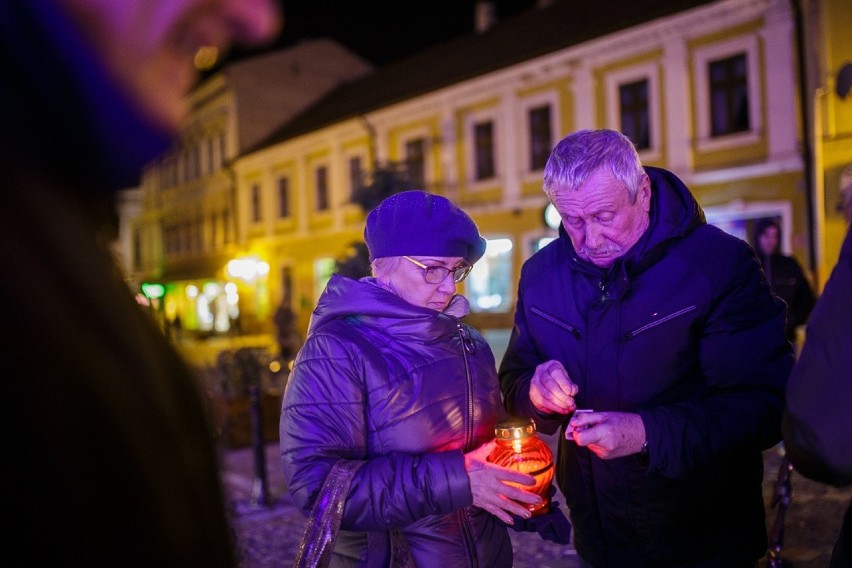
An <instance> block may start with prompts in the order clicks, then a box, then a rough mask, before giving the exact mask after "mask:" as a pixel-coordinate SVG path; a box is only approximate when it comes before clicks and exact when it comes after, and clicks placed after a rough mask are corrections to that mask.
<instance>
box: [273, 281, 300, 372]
mask: <svg viewBox="0 0 852 568" xmlns="http://www.w3.org/2000/svg"><path fill="white" fill-rule="evenodd" d="M272 321H273V323H274V324H275V340H276V342H277V343H278V356H279V357H280V358H281V360H282V361H283V362H284V364H285V365H289V363H290V361H292V360H293V357H295V356H296V352H297V351H298V350H299V332H298V331H297V330H296V314H295V312H293V308H292V307H290V296H289V295H288V294H285V295H284V297H283V298H281V303H280V304H278V308H277V309H276V310H275V314H274V315H273V317H272Z"/></svg>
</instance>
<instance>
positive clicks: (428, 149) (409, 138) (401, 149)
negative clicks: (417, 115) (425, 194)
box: [397, 126, 435, 191]
mask: <svg viewBox="0 0 852 568" xmlns="http://www.w3.org/2000/svg"><path fill="white" fill-rule="evenodd" d="M432 138H433V136H432V131H431V130H430V129H429V127H428V126H420V127H417V128H412V129H410V130H406V131H405V134H404V135H400V137H399V145H398V146H397V156H399V165H400V166H403V167H404V166H405V165H406V164H407V161H408V160H407V159H408V155H407V154H406V152H405V148H406V146H407V145H408V143H409V142H413V141H415V140H423V142H424V148H423V184H424V185H425V186H426V187H412V188H410V189H422V190H424V191H429V188H430V187H431V186H432V185H433V184H434V183H435V178H434V174H433V167H434V164H433V158H432Z"/></svg>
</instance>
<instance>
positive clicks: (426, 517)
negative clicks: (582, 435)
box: [280, 275, 512, 568]
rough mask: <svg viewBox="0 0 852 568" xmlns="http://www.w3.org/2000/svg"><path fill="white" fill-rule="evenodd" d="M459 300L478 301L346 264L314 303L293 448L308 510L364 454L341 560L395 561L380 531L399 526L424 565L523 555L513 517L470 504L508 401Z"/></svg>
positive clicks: (289, 421)
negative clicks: (474, 473)
mask: <svg viewBox="0 0 852 568" xmlns="http://www.w3.org/2000/svg"><path fill="white" fill-rule="evenodd" d="M459 303H462V304H464V309H463V310H462V312H463V313H466V312H467V309H466V306H467V304H466V301H465V300H464V298H462V297H461V296H456V297H454V299H453V302H452V303H451V307H450V308H448V309H447V310H445V312H437V311H435V310H432V309H429V308H423V307H419V306H414V305H412V304H409V303H408V302H406V301H405V300H403V299H402V298H400V297H398V296H397V295H395V294H393V293H392V292H389V291H388V290H386V289H384V288H382V287H380V286H379V285H377V284H376V283H375V281H374V280H373V279H371V278H367V279H361V280H351V279H349V278H344V277H342V276H338V275H335V276H332V278H331V280H330V281H329V283H328V286H326V289H325V291H324V292H323V295H322V296H321V298H320V300H319V303H318V305H317V307H316V309H315V310H314V313H313V316H312V319H311V325H310V329H309V330H308V337H307V340H306V341H305V344H304V346H303V347H302V349H301V350H300V351H299V354H298V356H297V358H296V362H295V366H294V368H293V372H292V374H291V375H290V378H289V380H288V383H287V387H286V390H285V393H284V401H283V405H282V409H281V437H280V443H281V457H282V463H283V468H284V476H285V479H286V480H287V482H288V484H289V490H290V493H291V495H292V496H293V499H294V500H295V502H296V504H297V505H298V506H299V507H300V508H301V509H302V511H303V512H305V513H306V514H308V513H309V511H310V509H311V507H312V506H313V504H314V502H315V501H316V499H317V494H318V492H319V490H320V487H321V486H322V484H323V482H324V480H325V479H326V477H327V476H328V474H329V471H330V470H331V468H332V466H333V465H334V464H335V462H337V461H338V460H341V459H344V460H359V461H363V462H364V465H363V466H362V467H361V468H360V469H359V470H358V471H357V473H356V474H355V477H354V479H353V481H352V485H351V489H350V493H349V496H348V498H347V499H346V505H345V508H344V511H343V517H342V522H341V529H342V531H341V533H340V536H339V537H338V543H337V547H336V554H337V555H338V557H337V558H336V561H337V562H338V564H336V565H343V564H340V563H339V562H342V557H343V556H346V557H348V558H349V559H350V562H349V563H347V564H346V565H347V566H368V565H369V566H389V565H390V564H389V560H388V559H387V558H386V557H385V555H386V554H387V547H386V546H379V547H378V550H377V547H376V546H375V544H374V543H376V542H385V541H386V540H387V539H386V538H385V539H384V540H383V537H386V535H387V532H388V531H390V530H392V529H401V530H402V533H403V535H404V536H405V540H406V542H407V545H408V548H409V550H410V552H411V555H412V557H413V559H414V561H415V562H416V564H417V566H418V568H450V567H454V568H468V567H471V568H475V567H479V568H492V567H499V568H511V566H512V544H511V541H510V540H509V536H508V532H507V529H506V525H505V524H504V523H503V522H502V521H500V520H499V519H497V518H496V517H494V516H493V515H491V514H490V513H488V512H486V511H484V510H482V509H480V508H478V507H474V506H473V505H472V502H473V496H472V494H471V489H470V481H469V478H468V475H467V471H466V470H465V466H464V455H463V454H464V453H466V452H469V451H471V450H474V449H476V448H477V447H479V446H481V445H482V444H483V443H485V442H488V441H490V440H491V439H493V437H494V426H495V424H496V422H497V421H498V420H499V419H500V418H502V417H504V416H505V410H504V409H503V404H502V400H501V397H500V387H499V384H498V382H497V371H496V368H495V362H494V355H493V354H492V352H491V349H490V347H489V346H488V344H487V343H486V342H485V340H484V338H483V337H482V335H481V334H479V333H478V332H477V331H476V330H474V329H473V328H471V327H469V326H467V325H465V324H463V323H461V322H460V321H459V318H458V317H454V316H452V315H449V313H447V312H454V313H458V312H457V311H455V309H454V308H455V307H457V305H458V304H459ZM454 304H456V305H455V306H454ZM368 538H369V539H370V541H371V543H372V544H371V546H369V547H368V544H367V539H368ZM368 553H369V554H370V555H371V557H370V558H369V559H368V558H367V555H368ZM376 555H378V556H376Z"/></svg>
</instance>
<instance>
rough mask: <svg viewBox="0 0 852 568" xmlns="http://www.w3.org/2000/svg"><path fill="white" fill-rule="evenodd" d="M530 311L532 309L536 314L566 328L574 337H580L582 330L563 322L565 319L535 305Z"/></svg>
mask: <svg viewBox="0 0 852 568" xmlns="http://www.w3.org/2000/svg"><path fill="white" fill-rule="evenodd" d="M530 311H531V312H532V313H534V314H536V315H538V316H541V317H543V318H544V319H546V320H547V321H549V322H550V323H552V324H554V325H558V326H559V327H561V328H562V329H564V330H566V331H567V332H568V333H570V334H571V335H573V336H574V337H576V338H577V339H580V330H579V329H577V328H576V327H573V326H571V325H568V324H567V323H565V322H563V321H560V320H558V319H556V318H555V317H553V316H551V315H549V314H546V313H545V312H543V311H541V310H540V309H538V308H535V307H533V308H530Z"/></svg>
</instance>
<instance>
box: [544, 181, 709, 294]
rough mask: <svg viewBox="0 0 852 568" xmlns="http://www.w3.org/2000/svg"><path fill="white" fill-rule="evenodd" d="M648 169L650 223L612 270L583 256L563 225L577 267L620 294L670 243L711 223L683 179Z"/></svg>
mask: <svg viewBox="0 0 852 568" xmlns="http://www.w3.org/2000/svg"><path fill="white" fill-rule="evenodd" d="M645 172H647V174H648V177H649V178H650V180H651V210H650V225H649V226H648V229H647V230H646V231H645V233H643V235H642V237H640V239H639V241H637V242H636V244H634V245H633V246H632V247H631V248H630V250H628V251H627V253H626V254H625V255H624V256H622V257H621V258H619V259H618V260H617V261H616V262H615V264H614V265H613V266H612V268H610V269H609V270H606V269H602V268H600V267H597V266H595V265H594V264H592V263H591V262H588V261H585V260H583V259H580V258H579V257H578V256H577V255H576V254H575V253H574V246H573V244H572V243H571V239H570V238H569V237H568V234H567V233H566V232H565V230H564V228H563V227H562V225H560V226H559V236H560V240H561V241H562V242H563V243H565V246H566V247H568V249H569V255H568V256H569V258H571V259H572V266H573V268H574V269H575V270H579V271H581V272H584V273H587V274H589V275H591V276H594V277H595V278H600V279H601V282H602V283H603V284H606V285H607V286H609V287H610V288H611V289H613V290H614V291H615V292H616V295H617V296H618V297H622V296H623V294H624V293H625V292H626V291H627V290H628V288H629V285H630V279H631V277H634V276H635V275H637V274H640V273H642V272H644V271H645V270H646V269H647V268H648V267H649V266H651V265H653V264H654V263H655V262H657V261H658V260H659V258H660V257H661V256H662V255H663V254H664V253H665V250H666V248H667V247H668V246H669V245H670V244H672V243H673V242H674V241H676V240H678V239H680V238H682V237H684V236H685V235H686V234H688V233H689V232H690V231H692V230H693V229H694V228H695V227H697V226H699V225H703V224H705V223H706V222H707V221H706V219H705V217H704V211H703V210H702V209H701V206H700V205H698V202H697V201H696V200H695V197H694V196H693V195H692V192H690V191H689V189H688V188H687V187H686V185H684V183H683V182H682V181H681V180H680V178H678V177H677V176H676V175H675V174H673V173H672V172H670V171H668V170H664V169H662V168H657V167H653V166H645Z"/></svg>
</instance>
